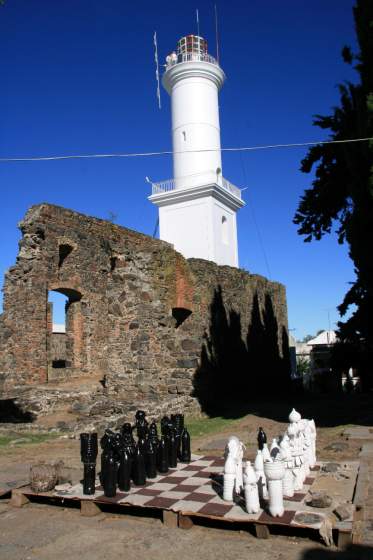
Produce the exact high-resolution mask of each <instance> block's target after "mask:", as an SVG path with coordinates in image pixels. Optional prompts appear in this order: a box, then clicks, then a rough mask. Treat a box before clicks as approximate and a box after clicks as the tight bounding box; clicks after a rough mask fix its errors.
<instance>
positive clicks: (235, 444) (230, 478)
mask: <svg viewBox="0 0 373 560" xmlns="http://www.w3.org/2000/svg"><path fill="white" fill-rule="evenodd" d="M224 456H225V464H224V488H223V499H224V500H226V501H228V502H231V501H233V491H234V490H235V491H236V493H240V492H241V490H242V488H243V478H242V458H243V444H242V442H241V441H240V440H239V439H238V438H237V437H236V436H231V437H230V438H229V440H228V443H227V445H226V447H225V454H224Z"/></svg>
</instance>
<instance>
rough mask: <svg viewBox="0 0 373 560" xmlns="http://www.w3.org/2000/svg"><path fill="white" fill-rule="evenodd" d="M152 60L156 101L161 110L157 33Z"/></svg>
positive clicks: (155, 33) (155, 34) (154, 39)
mask: <svg viewBox="0 0 373 560" xmlns="http://www.w3.org/2000/svg"><path fill="white" fill-rule="evenodd" d="M153 41H154V60H155V79H156V81H157V99H158V108H159V109H161V108H162V105H161V88H160V84H159V62H158V43H157V32H156V31H154V37H153Z"/></svg>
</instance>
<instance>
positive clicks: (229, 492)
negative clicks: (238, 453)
mask: <svg viewBox="0 0 373 560" xmlns="http://www.w3.org/2000/svg"><path fill="white" fill-rule="evenodd" d="M235 481H236V464H235V461H234V459H233V455H232V454H228V455H227V458H226V460H225V464H224V488H223V499H224V500H226V501H227V502H233V490H234V485H235Z"/></svg>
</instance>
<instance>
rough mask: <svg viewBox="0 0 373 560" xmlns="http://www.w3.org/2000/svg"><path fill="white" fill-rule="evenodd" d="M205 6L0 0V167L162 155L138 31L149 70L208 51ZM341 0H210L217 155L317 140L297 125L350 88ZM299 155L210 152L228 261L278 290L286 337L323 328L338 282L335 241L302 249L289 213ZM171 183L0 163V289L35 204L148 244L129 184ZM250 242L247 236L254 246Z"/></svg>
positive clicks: (146, 167) (343, 258) (100, 167)
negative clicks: (235, 243)
mask: <svg viewBox="0 0 373 560" xmlns="http://www.w3.org/2000/svg"><path fill="white" fill-rule="evenodd" d="M213 4H214V3H213V2H210V1H209V2H205V1H199V2H198V3H190V2H178V3H175V2H170V1H165V0H160V1H157V2H153V1H150V0H149V1H148V0H143V1H140V2H129V1H123V0H105V1H104V2H103V1H102V0H100V1H98V0H64V1H63V2H57V1H51V0H33V1H32V2H31V1H30V0H7V1H6V4H5V6H4V7H0V52H1V57H0V76H1V87H0V157H5V156H14V157H16V156H38V155H49V154H81V153H84V154H87V153H109V152H138V151H141V152H143V151H160V150H169V149H170V148H171V134H170V110H169V99H168V96H167V94H166V93H165V92H164V91H163V92H162V103H163V108H162V110H161V111H159V110H158V108H157V103H156V97H155V72H154V55H153V31H154V30H157V32H158V39H159V55H160V59H161V62H163V59H164V57H165V56H166V54H168V52H169V51H171V50H173V48H174V47H175V45H176V42H177V40H178V39H179V38H180V37H181V36H182V35H185V34H188V33H194V32H196V22H195V8H196V7H198V8H199V17H200V33H201V35H203V36H205V37H206V38H207V40H208V41H209V45H210V49H209V50H210V53H211V54H213V55H214V54H215V47H214V43H215V39H214V19H213ZM352 5H353V1H352V0H327V1H325V0H312V2H310V1H309V0H283V1H282V2H279V1H278V0H260V1H259V0H252V1H249V2H248V1H247V0H233V1H231V2H227V1H222V0H220V1H219V0H218V1H217V6H218V12H219V20H220V38H221V64H222V67H223V69H224V70H225V72H226V74H227V81H226V84H225V85H224V87H223V90H222V92H221V96H220V118H221V130H222V145H223V146H224V147H234V146H253V145H260V144H276V143H287V142H302V141H311V140H317V139H323V138H326V134H325V132H323V131H321V130H319V129H318V128H316V127H313V126H312V115H314V114H317V113H318V114H327V113H328V112H329V109H330V107H332V106H333V105H336V104H337V103H338V92H337V89H336V87H335V85H336V84H337V83H338V82H341V81H343V80H345V79H354V78H355V76H354V74H353V72H352V71H351V70H350V69H349V68H348V67H347V66H346V65H345V64H344V63H343V62H342V60H341V57H340V51H341V49H342V47H343V46H344V45H345V44H350V45H352V46H354V45H355V36H354V29H353V19H352ZM305 153H306V150H305V149H303V148H291V149H278V150H266V151H258V152H251V153H249V154H246V155H244V156H240V155H239V154H227V153H226V154H224V156H223V174H224V176H225V177H227V178H228V179H229V180H231V181H232V182H233V183H235V184H237V185H238V186H240V187H248V188H247V190H246V191H245V199H246V201H247V206H246V207H245V208H244V209H243V210H241V211H240V212H239V215H238V236H239V238H238V239H239V253H240V265H241V267H243V268H246V269H247V270H249V271H250V272H253V273H258V274H263V275H264V276H268V275H269V272H268V267H267V265H266V259H265V257H264V254H263V250H262V246H264V249H265V254H266V257H267V261H268V264H269V269H270V277H271V279H273V280H278V281H280V282H282V283H284V284H285V285H286V288H287V297H288V310H289V327H290V328H291V329H296V330H295V331H294V333H293V334H294V335H295V336H296V337H297V338H302V337H303V336H304V335H305V334H307V333H311V334H312V333H315V332H316V331H317V330H318V329H322V328H325V329H326V328H328V312H327V310H329V315H330V321H331V326H332V328H333V326H334V325H333V323H334V322H335V321H337V319H338V314H337V311H336V306H337V305H338V304H339V303H340V302H341V300H342V298H343V295H344V293H345V292H346V290H347V289H348V283H349V282H350V281H352V280H353V278H354V274H353V268H352V265H351V263H350V261H349V259H348V257H347V249H346V247H341V246H339V245H338V244H337V242H336V239H335V236H330V237H329V238H326V239H325V240H323V241H321V242H314V243H312V244H309V243H307V244H305V243H304V242H303V240H302V238H301V237H299V236H298V235H297V232H296V227H295V226H294V225H293V224H292V218H293V215H294V212H295V210H296V207H297V204H298V201H299V197H300V195H301V193H302V192H303V190H304V188H305V187H307V186H308V185H310V183H311V176H309V175H303V174H302V173H300V171H299V167H300V161H301V159H302V158H303V157H304V155H305ZM146 175H148V176H150V177H151V178H152V179H154V180H161V179H166V178H169V177H171V175H172V161H171V158H170V156H161V157H153V158H136V159H105V160H81V161H62V162H44V163H6V164H5V163H0V187H1V194H2V197H1V206H0V227H1V254H0V278H1V282H2V280H3V276H4V273H5V271H6V269H7V268H9V266H11V265H12V264H13V263H14V262H15V258H16V254H17V242H18V240H19V237H20V235H19V232H18V230H17V227H16V224H17V222H18V221H19V220H20V219H21V218H22V216H23V215H24V213H25V212H26V210H27V208H28V207H29V206H31V205H32V204H37V203H40V202H50V203H54V204H59V205H62V206H66V207H68V208H72V209H74V210H77V211H79V212H84V213H86V214H90V215H93V216H98V217H101V218H108V217H109V213H110V212H114V213H115V214H117V216H118V218H117V222H118V223H119V224H121V225H123V226H126V227H129V228H132V229H135V230H138V231H141V232H144V233H146V234H150V235H151V234H152V232H153V230H154V226H155V222H156V212H157V210H156V208H155V207H154V206H153V205H152V204H151V203H150V202H149V201H148V200H147V195H148V194H149V188H148V185H147V184H146V183H145V180H144V178H145V176H146ZM255 222H256V223H257V225H258V228H259V235H260V237H261V240H262V244H261V243H260V240H259V237H258V231H257V228H256V226H255Z"/></svg>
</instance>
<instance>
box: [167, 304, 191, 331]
mask: <svg viewBox="0 0 373 560" xmlns="http://www.w3.org/2000/svg"><path fill="white" fill-rule="evenodd" d="M191 314H192V312H191V310H190V309H186V308H185V307H173V308H172V316H173V318H174V319H176V324H175V329H177V328H178V327H180V325H182V324H183V323H184V321H185V320H186V319H188V317H189V315H191Z"/></svg>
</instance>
